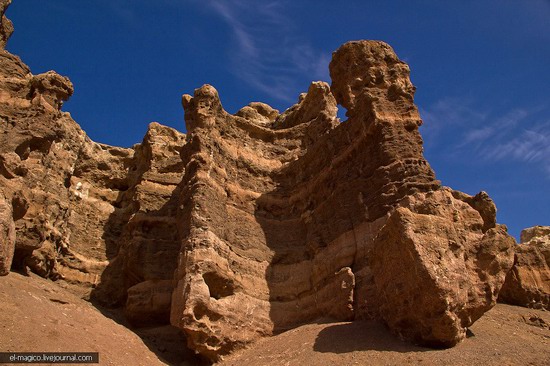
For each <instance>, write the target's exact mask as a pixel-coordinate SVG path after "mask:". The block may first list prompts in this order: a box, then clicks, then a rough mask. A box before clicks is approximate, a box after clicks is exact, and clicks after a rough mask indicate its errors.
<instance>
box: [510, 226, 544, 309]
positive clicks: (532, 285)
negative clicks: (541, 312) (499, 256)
mask: <svg viewBox="0 0 550 366" xmlns="http://www.w3.org/2000/svg"><path fill="white" fill-rule="evenodd" d="M520 241H521V243H520V245H518V246H516V248H515V250H516V254H515V259H514V267H513V268H512V270H511V271H510V272H509V273H508V275H507V276H506V282H505V283H504V286H503V287H502V292H501V293H500V296H499V299H500V300H501V301H502V302H505V303H508V304H513V305H519V306H525V307H529V308H539V309H546V310H550V226H534V227H532V228H528V229H525V230H523V231H522V232H521V237H520Z"/></svg>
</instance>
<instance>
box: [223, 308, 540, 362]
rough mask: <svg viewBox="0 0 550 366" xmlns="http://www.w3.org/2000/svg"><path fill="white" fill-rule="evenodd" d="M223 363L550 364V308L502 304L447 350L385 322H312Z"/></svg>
mask: <svg viewBox="0 0 550 366" xmlns="http://www.w3.org/2000/svg"><path fill="white" fill-rule="evenodd" d="M220 365H224V366H228V365H234V366H242V365H247V366H254V365H375V366H376V365H483V366H489V365H499V366H504V365H541V366H549V365H550V312H545V311H540V310H531V309H525V308H520V307H515V306H509V305H502V304H498V305H497V306H496V307H495V308H493V309H492V310H491V311H489V312H488V313H487V314H485V315H484V316H483V317H482V318H481V319H480V320H478V321H477V322H476V323H475V324H474V325H473V326H472V328H471V329H470V332H469V337H468V338H467V339H466V340H465V341H464V342H462V343H461V344H459V345H458V346H456V347H454V348H452V349H447V350H432V349H426V348H421V347H417V346H414V345H411V344H408V343H405V342H402V341H401V340H399V339H398V338H396V337H394V336H393V335H391V334H390V333H389V332H388V330H387V329H386V328H385V327H384V326H383V325H382V324H380V323H377V322H373V321H358V322H353V323H329V324H310V325H305V326H302V327H300V328H297V329H294V330H291V331H288V332H286V333H283V334H280V335H278V336H275V337H272V338H269V339H264V340H261V341H260V342H258V343H257V344H256V345H254V346H253V347H252V348H250V349H247V350H244V351H241V352H239V353H237V354H234V355H232V356H230V357H228V358H226V359H225V360H224V361H223V362H221V363H220Z"/></svg>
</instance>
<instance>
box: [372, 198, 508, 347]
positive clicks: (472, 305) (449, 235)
mask: <svg viewBox="0 0 550 366" xmlns="http://www.w3.org/2000/svg"><path fill="white" fill-rule="evenodd" d="M462 195H463V194H461V196H462ZM467 201H469V200H467ZM399 206H400V207H399V208H397V209H396V210H395V211H393V212H392V213H391V215H390V217H389V218H388V220H387V222H386V224H385V225H384V226H383V227H382V229H381V230H380V232H379V233H378V234H377V236H376V239H375V243H374V245H373V249H372V252H371V253H370V263H371V266H372V275H373V278H374V282H375V284H376V295H377V296H376V297H377V298H378V301H379V303H380V307H379V312H380V316H381V317H382V319H384V321H385V322H386V323H387V324H388V326H389V328H390V329H391V330H392V331H393V332H394V333H396V334H398V335H399V336H401V337H403V338H405V339H408V340H411V341H413V342H415V343H418V344H422V345H427V346H431V347H451V346H454V345H455V344H457V343H458V342H460V341H462V340H463V339H464V337H465V336H466V328H467V327H470V326H471V325H472V324H473V323H474V322H475V321H476V320H477V319H479V318H480V317H481V316H482V315H483V314H484V313H485V312H486V311H488V310H490V309H491V308H492V307H493V306H494V305H495V304H496V299H497V296H498V292H499V290H500V288H501V286H502V284H503V283H504V278H505V276H506V273H507V272H508V271H509V270H510V268H511V267H512V264H513V258H514V254H513V246H514V245H515V241H514V239H513V238H512V237H510V236H509V235H507V233H506V228H505V227H502V226H499V225H497V226H493V227H492V228H489V229H483V226H484V222H483V218H482V216H481V214H480V212H478V211H476V210H475V209H474V207H472V206H470V204H469V203H468V202H464V201H462V200H459V199H457V198H455V197H454V196H453V192H451V191H450V190H449V189H441V190H439V191H435V192H429V193H417V194H414V195H411V196H408V197H406V198H405V199H404V200H403V201H402V202H401V203H400V205H399Z"/></svg>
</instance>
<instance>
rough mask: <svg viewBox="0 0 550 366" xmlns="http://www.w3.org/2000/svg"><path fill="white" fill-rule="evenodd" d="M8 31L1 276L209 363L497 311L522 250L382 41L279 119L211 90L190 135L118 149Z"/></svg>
mask: <svg viewBox="0 0 550 366" xmlns="http://www.w3.org/2000/svg"><path fill="white" fill-rule="evenodd" d="M8 4H9V1H0V12H1V13H2V14H3V13H4V11H5V8H6V6H7V5H8ZM10 27H11V23H9V21H8V20H7V19H6V18H5V17H3V18H2V26H1V27H0V36H1V37H0V40H1V43H0V45H1V46H2V49H0V66H1V67H0V129H1V132H2V133H1V134H0V239H1V240H2V241H1V242H0V272H1V274H6V273H8V272H9V270H10V269H19V270H27V271H28V270H30V271H33V272H36V273H38V274H40V275H41V276H43V277H47V278H50V279H52V280H56V281H58V283H60V284H61V285H63V286H65V287H68V288H70V289H72V290H73V291H75V292H77V293H79V294H80V295H81V296H83V297H85V298H93V299H95V300H96V301H98V302H100V303H102V304H104V305H110V306H115V307H122V308H124V313H125V314H126V316H127V318H128V320H129V321H130V322H131V323H132V324H134V325H136V326H149V325H153V324H167V323H169V322H170V323H171V324H173V325H174V326H177V327H179V328H180V329H182V330H183V331H184V332H185V333H186V334H187V341H188V345H189V346H190V347H191V348H192V349H194V350H196V351H197V352H198V353H200V354H202V355H204V356H206V357H208V358H210V359H211V360H217V359H219V358H220V357H223V355H226V354H229V353H231V352H233V351H234V350H236V349H239V348H242V347H244V346H246V345H247V344H250V343H251V342H254V341H255V340H257V339H259V338H261V337H265V336H269V335H272V334H274V333H277V332H282V331H285V330H288V329H291V328H293V327H296V326H298V325H300V324H304V323H308V322H313V321H318V320H320V319H332V320H341V321H343V320H353V319H360V318H380V319H382V320H383V321H385V322H386V323H387V324H388V326H389V327H390V329H391V330H392V331H394V332H395V333H396V334H399V335H401V336H403V337H404V338H407V339H410V340H412V341H415V342H421V343H425V344H428V345H434V346H444V347H446V346H452V345H454V344H456V343H457V342H459V341H460V340H461V339H463V338H464V334H465V328H466V327H468V326H469V325H471V324H472V323H473V322H474V321H475V320H476V319H478V318H479V317H480V316H481V315H482V314H483V313H484V312H485V311H487V310H488V309H490V308H491V307H492V306H493V305H494V302H495V299H496V296H497V295H498V292H499V290H500V287H501V286H502V283H503V281H504V277H505V276H506V273H507V272H508V270H509V269H510V268H511V266H512V263H513V256H514V254H513V251H512V246H513V244H514V241H513V239H511V238H510V237H509V236H508V235H507V233H506V230H505V228H504V227H501V226H499V225H497V224H496V216H495V215H496V208H495V206H494V204H493V202H492V201H491V199H490V198H489V197H488V196H487V195H486V194H485V193H484V192H481V193H480V194H478V195H476V196H469V195H466V194H463V193H460V192H457V191H453V190H451V189H449V188H445V187H441V185H440V183H439V181H437V180H436V179H435V175H434V172H433V171H432V169H431V168H430V166H429V164H428V163H427V162H426V160H425V159H424V157H423V154H422V139H421V137H420V134H419V132H418V127H419V126H420V125H421V123H422V121H421V119H420V116H419V114H418V109H417V108H416V106H415V105H414V102H413V96H414V91H415V88H414V86H413V85H412V83H411V81H410V79H409V68H408V66H407V65H406V64H405V63H404V62H402V61H400V60H399V59H398V57H397V56H396V54H395V53H394V51H393V50H392V48H391V47H390V46H388V45H387V44H385V43H383V42H379V41H356V42H349V43H346V44H344V45H343V46H342V47H340V49H338V50H337V51H336V52H335V53H334V55H333V59H332V62H331V64H330V74H331V78H332V84H331V85H329V84H328V83H326V82H313V83H311V85H310V87H309V89H308V91H307V93H303V94H302V95H300V96H299V99H298V102H297V104H295V105H294V106H292V107H290V108H289V109H288V110H286V111H284V112H282V113H280V112H279V111H277V110H275V109H273V108H271V107H270V106H268V105H267V104H264V103H259V102H254V103H250V104H249V105H248V106H245V107H243V108H242V109H241V110H239V111H238V112H237V113H236V114H234V115H231V114H229V113H227V112H226V111H225V110H224V109H223V106H222V102H221V100H220V97H219V95H218V92H217V91H216V89H215V88H214V87H213V86H210V85H204V86H202V87H200V88H198V89H196V90H195V91H194V93H193V95H192V96H191V95H184V96H183V97H182V104H183V107H184V110H185V123H186V127H187V134H183V133H180V132H178V131H176V130H174V129H172V128H169V127H165V126H162V125H160V124H158V123H152V124H150V126H149V129H148V131H147V133H146V135H145V137H144V139H143V141H142V142H141V143H139V144H136V145H135V146H133V147H131V148H120V147H113V146H108V145H104V144H99V143H96V142H93V141H91V140H90V139H89V138H88V137H87V136H86V134H85V133H84V132H83V131H82V129H81V128H80V127H79V126H78V124H77V123H76V122H75V121H74V120H73V119H72V118H71V116H70V114H68V113H66V112H63V111H62V110H61V108H62V104H63V101H65V100H67V99H68V98H69V97H70V96H71V94H72V93H73V85H72V84H71V82H70V81H69V79H67V78H66V77H63V76H61V75H58V74H57V73H55V72H53V71H49V72H47V73H44V74H40V75H33V74H31V72H30V70H29V68H28V67H27V66H26V65H25V64H23V63H22V62H21V60H20V59H19V58H18V57H16V56H13V55H11V54H10V53H8V52H7V51H5V50H4V49H3V46H5V42H6V41H7V39H8V37H9V34H11V28H10ZM339 105H341V106H343V107H345V108H346V109H347V117H348V118H347V120H346V121H344V122H342V121H340V120H339V119H338V118H337V117H336V116H337V111H338V106H339ZM427 302H429V304H430V306H427V305H426V304H427Z"/></svg>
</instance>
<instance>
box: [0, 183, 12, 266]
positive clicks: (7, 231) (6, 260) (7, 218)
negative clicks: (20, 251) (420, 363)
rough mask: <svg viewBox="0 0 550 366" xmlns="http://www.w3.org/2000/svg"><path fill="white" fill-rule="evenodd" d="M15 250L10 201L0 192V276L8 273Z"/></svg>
mask: <svg viewBox="0 0 550 366" xmlns="http://www.w3.org/2000/svg"><path fill="white" fill-rule="evenodd" d="M14 250H15V223H14V222H13V209H12V204H11V202H8V201H6V199H5V198H4V197H3V195H2V194H1V193H0V276H3V275H6V274H8V272H9V271H10V268H11V262H12V260H13V253H14Z"/></svg>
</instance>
